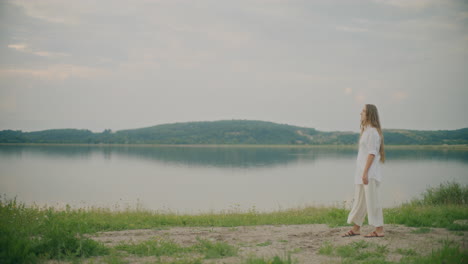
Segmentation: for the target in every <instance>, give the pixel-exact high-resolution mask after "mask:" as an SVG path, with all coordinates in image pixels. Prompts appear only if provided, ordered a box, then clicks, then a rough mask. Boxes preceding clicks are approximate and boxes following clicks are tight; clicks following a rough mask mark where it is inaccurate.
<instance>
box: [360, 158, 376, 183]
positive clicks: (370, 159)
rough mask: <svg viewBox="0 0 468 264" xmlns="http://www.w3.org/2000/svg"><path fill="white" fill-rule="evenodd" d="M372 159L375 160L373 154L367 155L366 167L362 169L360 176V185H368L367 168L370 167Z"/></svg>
mask: <svg viewBox="0 0 468 264" xmlns="http://www.w3.org/2000/svg"><path fill="white" fill-rule="evenodd" d="M374 158H375V155H374V154H369V155H367V162H366V167H364V173H363V175H362V183H364V184H365V185H367V184H368V183H369V177H368V176H367V173H368V172H369V168H370V166H371V165H372V162H373V161H374Z"/></svg>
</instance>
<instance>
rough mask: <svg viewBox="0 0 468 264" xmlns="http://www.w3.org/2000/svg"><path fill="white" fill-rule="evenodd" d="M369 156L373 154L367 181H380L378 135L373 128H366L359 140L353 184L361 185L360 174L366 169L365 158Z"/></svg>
mask: <svg viewBox="0 0 468 264" xmlns="http://www.w3.org/2000/svg"><path fill="white" fill-rule="evenodd" d="M369 154H374V155H375V157H374V160H373V161H372V164H371V166H370V167H369V171H368V172H367V175H368V178H369V179H375V180H377V181H379V182H381V181H382V171H381V168H380V135H379V132H378V131H377V129H376V128H375V127H372V126H366V127H365V128H364V131H363V132H362V136H361V138H360V140H359V152H358V156H357V161H356V172H355V175H354V184H363V182H362V174H363V173H364V168H365V167H366V163H367V157H368V156H369Z"/></svg>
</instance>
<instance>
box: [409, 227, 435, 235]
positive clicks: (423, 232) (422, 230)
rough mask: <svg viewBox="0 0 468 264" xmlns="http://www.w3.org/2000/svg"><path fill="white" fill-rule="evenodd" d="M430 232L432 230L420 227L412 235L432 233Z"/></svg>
mask: <svg viewBox="0 0 468 264" xmlns="http://www.w3.org/2000/svg"><path fill="white" fill-rule="evenodd" d="M430 232H431V229H430V228H427V227H420V228H418V229H415V230H413V231H411V233H413V234H426V233H430Z"/></svg>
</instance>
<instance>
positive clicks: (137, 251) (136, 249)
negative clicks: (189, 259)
mask: <svg viewBox="0 0 468 264" xmlns="http://www.w3.org/2000/svg"><path fill="white" fill-rule="evenodd" d="M115 249H116V250H121V251H125V252H127V253H129V254H133V255H137V256H156V257H159V256H178V257H180V256H185V255H187V254H190V253H199V254H201V255H203V256H204V258H206V259H215V258H224V257H230V256H236V255H237V252H238V249H237V248H236V247H234V246H232V245H229V244H227V243H224V242H220V241H218V242H212V241H209V240H206V239H200V238H198V237H197V243H196V244H195V245H193V246H190V247H182V246H180V245H178V244H177V243H175V242H173V241H171V240H166V239H153V240H147V241H143V242H140V243H131V244H126V243H121V244H119V245H117V246H115Z"/></svg>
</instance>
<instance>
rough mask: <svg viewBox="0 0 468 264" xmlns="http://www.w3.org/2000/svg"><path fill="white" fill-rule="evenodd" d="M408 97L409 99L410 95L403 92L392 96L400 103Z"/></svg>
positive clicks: (397, 92)
mask: <svg viewBox="0 0 468 264" xmlns="http://www.w3.org/2000/svg"><path fill="white" fill-rule="evenodd" d="M407 97H408V93H406V92H403V91H396V92H394V93H393V94H392V98H393V99H395V100H396V101H398V102H400V101H403V100H404V99H406V98H407Z"/></svg>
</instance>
